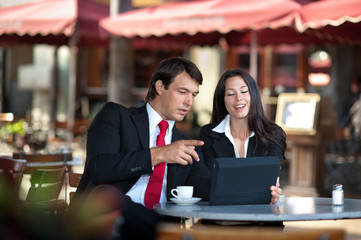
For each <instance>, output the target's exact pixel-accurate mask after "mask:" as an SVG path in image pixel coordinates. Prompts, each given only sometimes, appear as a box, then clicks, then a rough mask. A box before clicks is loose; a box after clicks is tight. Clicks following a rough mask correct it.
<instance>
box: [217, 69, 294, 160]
mask: <svg viewBox="0 0 361 240" xmlns="http://www.w3.org/2000/svg"><path fill="white" fill-rule="evenodd" d="M235 76H239V77H241V78H243V79H244V81H245V82H246V84H247V86H248V89H249V93H250V95H251V107H250V109H249V113H248V127H249V130H250V131H253V132H254V133H255V135H256V136H257V138H258V139H260V140H261V141H262V143H263V144H264V145H265V146H266V151H268V146H269V144H270V143H274V144H276V145H278V146H279V147H280V148H281V149H282V152H283V163H285V162H286V158H285V155H284V153H285V151H286V147H287V145H286V133H285V132H284V131H283V129H282V128H281V127H279V126H278V125H277V124H276V123H274V122H273V121H271V120H270V119H268V118H267V117H266V116H265V114H264V110H263V105H262V98H261V94H260V91H259V89H258V86H257V83H256V81H255V80H254V79H253V78H252V76H251V75H249V74H248V73H247V72H245V71H243V70H241V69H230V70H228V71H226V72H225V73H223V75H222V76H221V78H220V80H219V82H218V84H217V87H216V89H215V91H214V96H213V111H212V118H211V122H212V123H215V122H220V121H222V120H223V119H224V118H225V117H226V116H227V114H228V111H227V109H226V106H225V102H224V96H225V88H226V81H227V79H229V78H231V77H235ZM266 154H267V152H266Z"/></svg>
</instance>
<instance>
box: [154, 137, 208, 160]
mask: <svg viewBox="0 0 361 240" xmlns="http://www.w3.org/2000/svg"><path fill="white" fill-rule="evenodd" d="M203 144H204V143H203V141H199V140H179V141H175V142H173V143H171V144H169V145H165V146H161V147H154V148H151V149H150V154H151V157H152V166H155V165H157V164H159V163H161V162H166V163H178V164H182V165H187V164H192V162H193V160H192V158H194V159H195V160H196V161H199V156H198V154H197V152H196V150H195V147H196V146H203Z"/></svg>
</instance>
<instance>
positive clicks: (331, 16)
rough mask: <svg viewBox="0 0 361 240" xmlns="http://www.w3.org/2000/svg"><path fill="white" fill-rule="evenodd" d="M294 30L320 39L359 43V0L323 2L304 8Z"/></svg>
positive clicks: (327, 0)
mask: <svg viewBox="0 0 361 240" xmlns="http://www.w3.org/2000/svg"><path fill="white" fill-rule="evenodd" d="M295 23H296V24H295V25H296V29H297V30H298V31H299V32H301V33H307V34H309V35H314V36H317V37H318V38H320V39H324V40H329V41H337V42H344V43H356V42H357V43H359V44H360V43H361V0H342V1H339V0H323V1H318V2H312V3H310V4H307V5H306V6H304V7H303V8H302V9H301V10H300V11H299V13H298V14H297V15H296V20H295Z"/></svg>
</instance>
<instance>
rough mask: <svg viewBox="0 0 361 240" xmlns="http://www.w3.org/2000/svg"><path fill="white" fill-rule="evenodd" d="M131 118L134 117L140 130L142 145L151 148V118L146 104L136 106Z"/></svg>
mask: <svg viewBox="0 0 361 240" xmlns="http://www.w3.org/2000/svg"><path fill="white" fill-rule="evenodd" d="M131 118H132V119H133V121H134V124H135V126H136V129H137V131H138V135H139V139H140V141H141V143H142V147H143V148H149V119H148V114H147V109H146V107H145V105H144V106H143V107H140V108H136V109H135V111H134V112H132V115H131Z"/></svg>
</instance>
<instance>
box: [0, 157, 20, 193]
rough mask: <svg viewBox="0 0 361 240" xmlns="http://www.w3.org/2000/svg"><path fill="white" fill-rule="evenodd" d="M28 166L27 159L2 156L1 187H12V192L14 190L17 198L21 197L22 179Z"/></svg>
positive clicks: (0, 163) (0, 161)
mask: <svg viewBox="0 0 361 240" xmlns="http://www.w3.org/2000/svg"><path fill="white" fill-rule="evenodd" d="M25 168H26V160H24V159H13V158H10V157H1V156H0V179H1V181H0V184H6V185H7V186H5V185H1V186H0V187H2V188H3V190H5V189H4V187H10V190H11V192H13V193H14V194H15V195H14V196H15V197H16V198H18V197H19V189H20V184H21V180H22V178H23V173H24V171H25Z"/></svg>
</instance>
